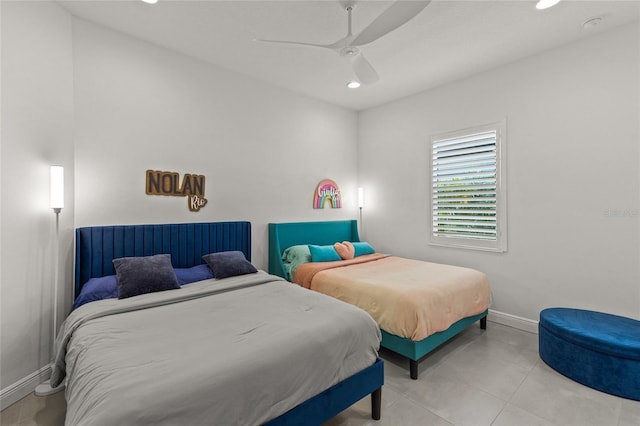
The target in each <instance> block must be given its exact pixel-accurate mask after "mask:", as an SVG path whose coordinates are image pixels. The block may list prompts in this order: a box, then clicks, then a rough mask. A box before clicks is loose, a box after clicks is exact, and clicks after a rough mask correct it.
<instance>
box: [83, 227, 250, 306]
mask: <svg viewBox="0 0 640 426" xmlns="http://www.w3.org/2000/svg"><path fill="white" fill-rule="evenodd" d="M226 250H239V251H242V252H243V253H244V255H245V256H246V258H247V260H249V261H250V260H251V223H249V222H206V223H172V224H158V225H113V226H89V227H83V228H77V229H76V259H75V286H74V298H75V297H78V295H79V294H80V290H81V289H82V286H83V285H84V284H85V283H86V282H87V281H88V280H89V279H90V278H96V277H102V276H105V275H113V274H115V270H114V268H113V263H112V260H113V259H117V258H119V257H130V256H151V255H154V254H161V253H169V254H171V263H172V264H173V267H174V268H190V267H192V266H195V265H199V264H201V263H204V262H203V261H202V256H203V255H205V254H208V253H214V252H218V251H226Z"/></svg>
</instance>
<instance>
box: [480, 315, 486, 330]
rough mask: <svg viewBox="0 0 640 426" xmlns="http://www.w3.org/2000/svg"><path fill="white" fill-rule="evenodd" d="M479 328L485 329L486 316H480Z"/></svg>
mask: <svg viewBox="0 0 640 426" xmlns="http://www.w3.org/2000/svg"><path fill="white" fill-rule="evenodd" d="M480 328H481V329H482V330H486V329H487V317H482V318H480Z"/></svg>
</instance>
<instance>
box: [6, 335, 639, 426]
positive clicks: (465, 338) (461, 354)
mask: <svg viewBox="0 0 640 426" xmlns="http://www.w3.org/2000/svg"><path fill="white" fill-rule="evenodd" d="M381 356H382V358H383V359H384V360H385V386H384V388H383V390H382V401H383V406H382V419H381V420H380V421H374V420H371V417H370V416H371V411H370V409H371V404H370V400H369V397H366V398H364V399H363V400H361V401H360V402H358V403H357V404H355V405H354V406H353V407H351V408H349V409H347V410H345V411H344V412H342V413H341V414H339V415H338V416H337V417H335V418H333V419H332V420H330V421H328V422H327V423H326V424H325V426H358V425H367V426H374V425H376V426H386V425H393V426H403V425H407V426H422V425H425V426H426V425H434V426H444V425H449V426H450V425H456V426H465V425H472V426H481V425H493V426H537V425H540V426H553V425H555V426H572V425H575V426H588V425H596V426H631V425H634V426H638V425H640V402H638V401H631V400H627V399H623V398H617V397H615V396H612V395H608V394H605V393H602V392H598V391H596V390H593V389H590V388H587V387H585V386H582V385H580V384H578V383H575V382H573V381H571V380H569V379H567V378H566V377H564V376H562V375H560V374H558V373H556V372H555V371H554V370H552V369H551V368H549V367H548V366H547V365H546V364H545V363H544V362H543V361H542V360H540V357H539V356H538V336H537V335H535V334H531V333H527V332H524V331H520V330H516V329H514V328H511V327H506V326H503V325H500V324H496V323H492V322H489V323H488V326H487V330H480V328H479V327H478V326H477V325H475V326H472V327H471V328H469V329H468V330H466V331H465V332H463V333H462V334H460V335H459V336H458V337H456V338H455V339H453V340H452V341H450V342H449V343H447V344H446V345H444V346H443V347H442V348H440V349H438V350H436V351H435V352H433V353H432V354H430V355H429V356H428V357H427V358H425V359H424V360H423V361H422V362H421V363H420V370H419V372H420V377H419V379H418V380H411V379H410V378H409V373H408V369H407V367H408V362H407V361H406V359H402V358H401V357H398V356H396V355H394V354H393V353H390V352H388V351H384V350H383V351H382V352H381ZM65 409H66V405H65V402H64V392H61V393H59V394H56V395H53V396H50V397H46V398H39V397H36V396H35V395H33V394H31V395H29V396H27V397H26V398H24V399H22V400H20V401H18V402H17V403H15V404H13V405H12V406H10V407H8V408H7V409H5V410H4V411H2V413H1V414H0V424H2V425H3V426H4V425H6V426H10V425H11V426H14V425H15V426H18V425H20V426H22V425H41V426H56V425H62V424H63V423H64V413H65Z"/></svg>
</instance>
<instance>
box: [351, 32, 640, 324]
mask: <svg viewBox="0 0 640 426" xmlns="http://www.w3.org/2000/svg"><path fill="white" fill-rule="evenodd" d="M639 35H640V34H639V29H638V25H637V24H634V25H628V26H625V27H621V28H618V29H613V30H611V31H609V32H606V33H602V34H599V35H595V36H592V37H590V38H588V39H584V40H583V41H579V42H576V43H573V44H569V45H566V46H563V47H560V48H557V49H554V50H551V51H547V52H545V53H542V54H540V55H536V56H534V57H530V58H527V59H525V60H522V61H519V62H516V63H513V64H510V65H507V66H503V67H500V68H498V69H494V70H492V71H489V72H486V73H482V74H479V75H476V76H474V77H472V78H469V79H466V80H463V81H459V82H456V83H453V84H450V85H447V86H443V87H440V88H437V89H434V90H430V91H427V92H424V93H420V94H417V95H415V96H411V97H409V98H406V99H403V100H400V101H397V102H393V103H390V104H388V105H385V106H381V107H378V108H374V109H371V110H367V111H364V112H362V113H361V114H360V120H359V128H360V141H359V165H358V170H359V181H360V184H361V185H362V186H364V187H365V191H366V206H365V209H364V212H363V214H364V232H363V237H364V238H365V239H367V240H369V241H370V242H372V243H373V244H374V246H375V247H376V248H378V249H379V250H381V251H387V252H391V253H396V254H400V255H404V256H407V257H413V258H418V259H425V260H431V261H435V262H442V263H451V264H458V265H464V266H470V267H474V268H477V269H480V270H482V271H485V272H486V273H487V274H488V275H489V278H490V281H491V283H492V291H493V297H494V305H493V309H495V310H497V311H500V312H504V313H507V314H511V315H515V316H519V317H523V318H527V319H532V320H537V319H538V315H539V311H540V310H541V309H543V308H545V307H550V306H572V307H582V308H586V309H596V310H601V311H607V312H612V313H615V314H620V315H627V316H631V317H636V318H638V317H640V285H639V283H640V216H639V213H638V212H639V208H640V202H639V194H640V167H639V165H640V162H639V158H640V157H639V154H640V153H639V147H640V143H639V141H640V130H639V129H640V97H639V94H640V86H639V80H640V66H639V65H640V54H639V53H640V49H639V43H640V42H639V40H640V37H639ZM505 117H506V119H507V139H506V143H507V145H508V146H507V148H508V158H507V162H506V164H507V169H508V187H509V191H508V221H509V224H508V236H509V250H508V252H507V253H504V254H496V253H487V252H476V251H469V250H462V249H451V248H441V247H435V246H429V245H428V244H427V236H428V232H429V229H428V225H429V202H428V197H427V194H428V186H427V180H428V172H427V170H428V148H429V136H430V135H432V134H438V133H442V132H446V131H452V130H458V129H463V128H467V127H470V126H474V125H480V124H486V123H491V122H496V121H499V120H501V119H503V118H505Z"/></svg>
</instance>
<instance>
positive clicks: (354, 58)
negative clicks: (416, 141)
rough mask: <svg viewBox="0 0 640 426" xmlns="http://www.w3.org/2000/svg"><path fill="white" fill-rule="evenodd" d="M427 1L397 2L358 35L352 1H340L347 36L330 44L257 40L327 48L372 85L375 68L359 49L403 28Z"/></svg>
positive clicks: (360, 79)
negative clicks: (353, 22) (344, 16)
mask: <svg viewBox="0 0 640 426" xmlns="http://www.w3.org/2000/svg"><path fill="white" fill-rule="evenodd" d="M429 3H431V0H426V1H419V0H410V1H403V0H398V1H396V2H395V3H393V4H392V5H391V6H389V8H387V9H386V10H385V11H384V12H382V13H381V14H380V16H378V17H377V18H376V19H374V20H373V22H371V23H370V24H369V25H368V26H367V27H366V28H365V29H363V30H362V31H361V32H360V33H358V34H355V35H354V34H353V33H352V32H351V15H352V13H353V9H354V8H355V7H356V2H354V1H348V0H347V1H344V0H343V1H340V4H341V5H342V6H343V7H344V9H345V11H346V12H347V16H348V17H347V35H346V36H344V37H342V38H341V39H339V40H338V41H336V42H335V43H331V44H316V43H305V42H297V41H287V40H258V41H262V42H267V43H278V44H289V45H299V46H311V47H319V48H324V49H330V50H333V51H334V52H336V53H338V54H339V55H340V56H342V57H345V58H350V59H351V64H352V66H353V71H354V73H355V75H356V77H357V78H358V80H359V81H360V82H361V83H363V84H373V83H375V82H377V81H378V80H379V79H380V76H379V75H378V73H377V72H376V70H375V68H373V66H372V65H371V64H370V63H369V61H368V60H367V59H366V58H365V57H364V55H363V53H362V50H361V49H360V48H361V47H362V46H364V45H367V44H369V43H372V42H374V41H376V40H377V39H379V38H381V37H383V36H385V35H386V34H388V33H390V32H391V31H393V30H395V29H396V28H398V27H400V26H402V25H404V24H405V23H407V22H409V21H410V20H411V19H413V18H414V17H415V16H416V15H417V14H418V13H420V11H422V9H424V8H425V7H427V5H428V4H429Z"/></svg>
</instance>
